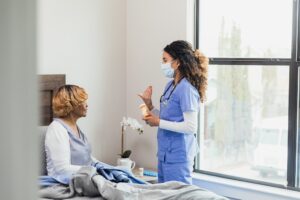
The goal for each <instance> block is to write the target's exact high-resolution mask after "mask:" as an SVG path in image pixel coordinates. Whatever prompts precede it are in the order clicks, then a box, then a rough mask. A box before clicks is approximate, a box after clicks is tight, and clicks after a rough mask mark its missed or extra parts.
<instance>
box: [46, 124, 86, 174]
mask: <svg viewBox="0 0 300 200" xmlns="http://www.w3.org/2000/svg"><path fill="white" fill-rule="evenodd" d="M45 149H46V156H47V171H48V175H49V176H53V177H55V176H57V175H72V174H74V173H76V172H77V171H78V170H79V169H80V167H81V166H79V165H72V164H71V152H70V142H69V135H68V132H67V130H66V129H65V128H64V127H63V126H62V125H61V124H59V123H58V122H55V121H54V122H52V123H51V124H50V126H49V127H48V130H47V134H46V139H45Z"/></svg>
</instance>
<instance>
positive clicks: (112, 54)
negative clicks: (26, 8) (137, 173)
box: [38, 0, 126, 164]
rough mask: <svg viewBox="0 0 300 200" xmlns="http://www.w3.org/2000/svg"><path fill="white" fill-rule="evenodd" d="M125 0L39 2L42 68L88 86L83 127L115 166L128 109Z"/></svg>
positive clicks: (95, 147)
mask: <svg viewBox="0 0 300 200" xmlns="http://www.w3.org/2000/svg"><path fill="white" fill-rule="evenodd" d="M125 45H126V1H124V0H39V1H38V69H39V70H38V72H39V74H59V73H61V74H66V79H67V83H68V84H77V85H80V86H82V87H84V88H85V89H86V90H87V92H88V94H89V100H88V103H89V110H88V116H87V117H86V118H85V119H80V120H79V125H80V127H81V128H82V129H83V131H84V132H85V133H86V134H87V136H88V138H89V141H90V142H91V144H92V148H93V154H94V156H95V157H96V158H98V159H100V160H102V161H104V162H107V163H110V164H116V159H117V157H118V156H117V154H118V153H119V152H120V121H121V119H122V117H123V116H124V115H125V113H126V98H125V97H126V84H125V83H126V53H125V52H126V49H125Z"/></svg>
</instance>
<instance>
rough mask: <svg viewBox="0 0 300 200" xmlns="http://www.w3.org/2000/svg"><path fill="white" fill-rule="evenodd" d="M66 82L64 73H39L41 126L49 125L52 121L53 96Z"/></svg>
mask: <svg viewBox="0 0 300 200" xmlns="http://www.w3.org/2000/svg"><path fill="white" fill-rule="evenodd" d="M64 84H66V76H65V75H64V74H51V75H39V88H40V92H39V95H40V122H39V123H40V126H48V125H49V124H50V123H51V122H52V119H53V112H52V96H53V93H54V92H55V90H56V89H57V88H58V87H59V86H61V85H64Z"/></svg>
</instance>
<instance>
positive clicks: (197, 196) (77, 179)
mask: <svg viewBox="0 0 300 200" xmlns="http://www.w3.org/2000/svg"><path fill="white" fill-rule="evenodd" d="M39 195H40V197H41V198H42V199H69V198H71V199H72V200H77V199H78V200H84V199H88V200H90V199H95V200H96V199H97V200H105V199H106V200H135V199H139V200H171V199H180V200H188V199H189V200H227V198H225V197H221V196H218V195H216V194H214V193H212V192H209V191H207V190H204V189H201V188H199V187H197V186H194V185H187V184H184V183H181V182H177V181H170V182H166V183H159V184H151V185H150V184H149V185H139V184H129V183H113V182H110V181H108V180H106V179H104V178H103V177H102V176H100V175H98V174H97V173H96V170H95V168H93V167H82V168H81V169H80V170H79V171H78V173H77V174H75V175H74V176H73V177H72V180H71V183H70V185H69V186H62V185H56V186H52V187H46V188H42V189H40V191H39Z"/></svg>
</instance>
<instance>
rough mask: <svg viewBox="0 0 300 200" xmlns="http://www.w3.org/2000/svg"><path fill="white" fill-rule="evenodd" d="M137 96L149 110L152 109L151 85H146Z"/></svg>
mask: <svg viewBox="0 0 300 200" xmlns="http://www.w3.org/2000/svg"><path fill="white" fill-rule="evenodd" d="M138 96H139V97H141V99H142V100H143V101H144V103H145V104H146V106H147V107H148V109H149V110H152V109H153V105H152V99H151V97H152V86H148V87H147V88H146V90H145V91H144V92H143V93H140V94H138Z"/></svg>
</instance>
